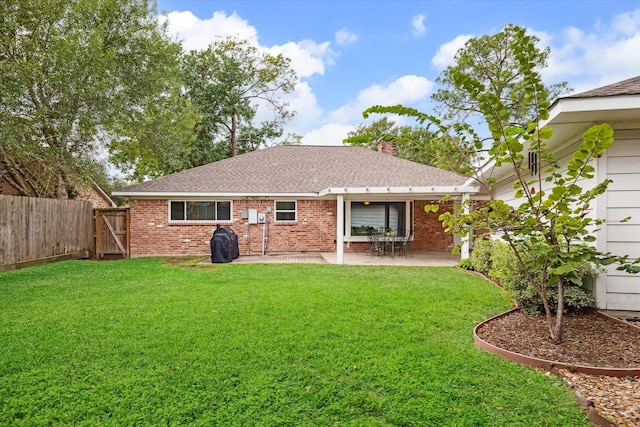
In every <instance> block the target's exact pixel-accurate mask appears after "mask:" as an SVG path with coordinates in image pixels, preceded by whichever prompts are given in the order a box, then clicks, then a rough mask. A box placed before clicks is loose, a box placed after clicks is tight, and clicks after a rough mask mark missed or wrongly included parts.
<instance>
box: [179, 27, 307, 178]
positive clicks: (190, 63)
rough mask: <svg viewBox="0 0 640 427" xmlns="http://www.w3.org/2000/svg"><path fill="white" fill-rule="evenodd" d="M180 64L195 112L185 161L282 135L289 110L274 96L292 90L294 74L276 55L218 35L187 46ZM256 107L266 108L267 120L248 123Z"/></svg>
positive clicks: (245, 148) (205, 159)
mask: <svg viewBox="0 0 640 427" xmlns="http://www.w3.org/2000/svg"><path fill="white" fill-rule="evenodd" d="M182 68H183V73H184V83H185V88H186V93H187V96H188V97H189V99H190V100H191V102H192V103H193V105H194V107H195V109H196V111H197V112H198V113H199V114H200V117H201V120H200V122H199V123H198V127H197V139H196V142H195V146H194V147H193V149H192V150H191V155H190V157H189V159H188V163H189V165H190V166H191V167H193V166H199V165H203V164H206V163H210V162H213V161H216V160H220V159H223V158H226V157H229V156H235V155H236V154H238V153H243V152H246V151H252V150H255V149H257V148H259V147H260V146H261V145H264V144H266V143H267V141H270V140H273V139H275V138H278V137H280V136H282V133H283V124H284V123H285V122H286V120H289V119H290V118H291V117H292V116H293V113H292V112H290V111H288V110H287V107H288V104H287V103H286V102H284V101H282V99H281V98H280V96H281V95H284V94H288V93H290V92H291V91H293V89H294V86H295V82H296V75H295V73H294V71H293V70H292V69H291V67H290V60H289V59H288V58H285V57H284V56H282V55H271V54H269V53H266V52H260V51H259V50H258V48H256V47H254V46H250V45H249V43H248V42H247V41H244V40H237V39H234V38H224V39H220V40H218V41H217V42H215V43H213V44H212V45H211V46H209V48H208V49H206V50H203V51H192V52H190V53H189V54H188V55H186V56H185V57H184V59H183V62H182ZM259 108H265V109H267V110H271V111H272V112H273V115H274V118H273V120H267V121H263V122H262V123H260V124H256V123H254V121H255V118H256V115H257V113H258V110H259Z"/></svg>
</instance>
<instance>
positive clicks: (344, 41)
mask: <svg viewBox="0 0 640 427" xmlns="http://www.w3.org/2000/svg"><path fill="white" fill-rule="evenodd" d="M357 41H358V36H357V35H356V34H355V33H352V32H351V31H349V30H347V29H346V28H343V29H341V30H340V31H337V32H336V44H337V45H338V46H344V45H348V44H353V43H355V42H357Z"/></svg>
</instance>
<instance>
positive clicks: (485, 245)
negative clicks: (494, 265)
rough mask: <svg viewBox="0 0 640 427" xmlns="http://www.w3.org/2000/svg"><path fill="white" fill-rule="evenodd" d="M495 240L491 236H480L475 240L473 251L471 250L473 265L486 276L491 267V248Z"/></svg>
mask: <svg viewBox="0 0 640 427" xmlns="http://www.w3.org/2000/svg"><path fill="white" fill-rule="evenodd" d="M492 246H493V242H492V240H491V238H489V237H479V238H477V239H475V240H474V241H473V251H472V252H471V265H472V266H473V269H474V270H475V271H478V272H480V273H482V274H484V275H485V276H487V275H488V274H489V270H490V269H491V248H492Z"/></svg>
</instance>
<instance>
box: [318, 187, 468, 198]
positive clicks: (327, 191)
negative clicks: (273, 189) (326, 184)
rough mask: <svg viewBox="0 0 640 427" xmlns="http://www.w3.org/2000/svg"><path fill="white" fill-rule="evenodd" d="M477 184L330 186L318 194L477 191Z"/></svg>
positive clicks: (417, 193) (452, 192)
mask: <svg viewBox="0 0 640 427" xmlns="http://www.w3.org/2000/svg"><path fill="white" fill-rule="evenodd" d="M479 191H480V186H477V185H451V186H449V185H434V186H427V187H412V186H409V187H330V188H325V189H324V190H322V191H320V196H327V195H331V194H335V195H339V194H342V195H367V194H371V195H374V194H375V195H381V194H415V195H425V194H434V195H435V194H462V193H477V192H479Z"/></svg>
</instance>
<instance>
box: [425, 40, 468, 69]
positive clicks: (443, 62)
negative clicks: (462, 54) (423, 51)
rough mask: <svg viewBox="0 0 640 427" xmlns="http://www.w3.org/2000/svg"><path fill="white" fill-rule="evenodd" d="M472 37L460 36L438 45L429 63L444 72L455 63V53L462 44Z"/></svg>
mask: <svg viewBox="0 0 640 427" xmlns="http://www.w3.org/2000/svg"><path fill="white" fill-rule="evenodd" d="M473 37H474V36H471V35H468V34H461V35H459V36H458V37H456V38H455V39H453V40H451V41H450V42H447V43H445V44H443V45H440V47H439V48H438V51H437V52H436V54H435V55H434V56H433V58H431V63H432V64H433V65H434V66H435V67H436V68H437V69H439V70H444V69H445V68H447V67H448V66H449V65H452V64H453V63H454V62H455V56H456V53H458V50H459V49H460V48H461V47H463V46H464V44H465V43H466V42H467V41H468V40H469V39H471V38H473Z"/></svg>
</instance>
